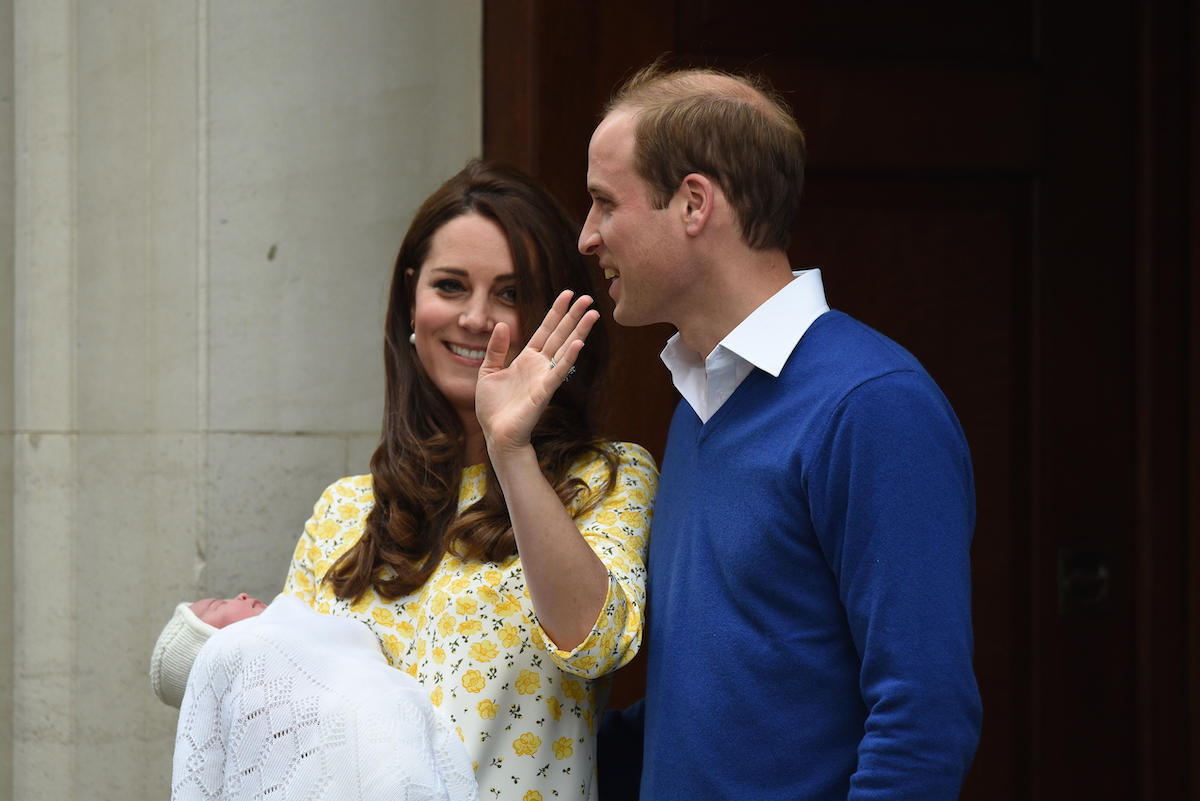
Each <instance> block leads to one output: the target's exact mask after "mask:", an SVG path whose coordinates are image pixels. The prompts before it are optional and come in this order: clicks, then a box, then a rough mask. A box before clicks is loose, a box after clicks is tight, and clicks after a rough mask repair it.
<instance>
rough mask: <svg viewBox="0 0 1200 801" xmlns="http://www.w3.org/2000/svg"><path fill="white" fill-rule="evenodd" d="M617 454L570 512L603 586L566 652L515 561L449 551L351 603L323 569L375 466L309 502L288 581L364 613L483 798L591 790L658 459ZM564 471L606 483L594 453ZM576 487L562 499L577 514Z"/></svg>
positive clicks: (470, 475)
mask: <svg viewBox="0 0 1200 801" xmlns="http://www.w3.org/2000/svg"><path fill="white" fill-rule="evenodd" d="M610 447H611V448H612V450H613V451H614V452H615V453H616V454H617V455H618V456H619V457H620V467H619V470H618V474H617V483H616V486H615V488H614V489H613V491H612V492H611V493H610V494H609V495H608V496H607V497H606V498H604V500H603V501H601V503H600V504H599V505H598V506H597V507H596V508H594V509H592V510H591V511H589V512H587V513H585V514H583V515H579V516H577V517H576V519H575V522H576V523H577V524H578V525H579V530H580V531H581V532H582V533H583V536H584V538H585V539H586V540H587V542H588V544H589V545H591V546H592V549H593V550H594V551H595V552H596V554H597V555H598V556H599V557H600V559H601V560H602V561H603V562H604V564H605V566H606V567H607V568H608V577H609V581H608V597H607V598H606V599H605V601H604V606H603V608H602V609H601V612H600V615H599V617H598V618H597V620H596V623H595V625H594V626H593V627H592V631H591V634H590V635H589V636H588V637H587V639H586V640H584V641H583V642H582V643H581V644H580V645H579V646H578V647H577V648H575V649H574V650H572V651H569V652H568V651H562V650H559V649H558V648H556V647H555V646H554V644H553V643H552V642H550V641H549V638H548V636H547V635H546V633H545V632H544V631H543V630H542V628H541V626H540V625H539V624H538V622H537V617H536V615H535V614H534V611H533V604H532V603H531V601H530V599H529V593H528V590H527V589H526V587H525V579H524V576H523V575H522V572H521V560H520V558H519V557H518V556H512V557H510V558H508V559H506V560H505V561H503V562H479V561H470V562H464V561H462V560H460V559H458V558H456V557H455V556H453V555H449V554H447V555H446V556H445V557H444V558H443V559H442V562H441V564H439V565H438V567H437V569H436V570H435V571H434V573H433V574H432V575H431V576H430V578H429V580H428V581H427V582H426V583H425V585H424V586H422V587H421V588H420V589H418V590H416V591H415V592H413V593H411V594H410V595H407V596H405V597H403V598H399V599H397V600H395V601H385V600H383V599H381V598H378V597H377V596H376V595H375V594H374V593H373V592H371V591H368V592H367V594H366V596H365V597H364V598H363V599H362V600H360V601H358V602H356V603H354V604H351V603H350V602H348V601H346V600H343V599H341V598H338V597H336V596H335V595H334V594H333V591H332V589H331V588H330V587H329V585H328V584H324V583H322V582H321V581H320V579H321V578H322V577H323V576H324V575H325V573H326V571H328V570H329V567H330V566H331V565H332V564H333V562H334V560H336V559H337V558H338V557H339V556H340V555H341V554H342V553H344V552H345V551H346V550H347V549H348V548H349V547H350V546H351V545H353V544H354V543H355V542H357V541H358V538H359V537H361V536H362V531H363V524H364V521H365V520H366V517H367V513H368V512H369V511H370V510H371V507H372V505H373V503H374V495H373V493H372V489H371V477H370V476H369V475H367V476H351V477H348V478H343V479H341V480H339V481H337V482H335V483H334V484H332V485H331V486H330V487H329V488H328V489H326V490H325V492H324V493H323V494H322V495H321V498H320V500H318V501H317V503H316V506H315V507H314V508H313V515H312V518H310V519H309V521H308V523H307V524H306V525H305V527H304V534H303V535H302V536H301V537H300V542H299V544H297V546H296V552H295V555H294V557H293V559H292V565H291V568H290V569H289V570H288V577H287V582H286V584H285V585H284V592H285V593H287V594H289V595H293V596H296V597H298V598H301V599H302V600H304V601H305V602H307V603H308V604H309V605H310V606H312V607H313V608H314V609H316V610H317V611H318V612H322V613H324V614H331V615H338V616H341V617H348V618H353V619H355V620H361V621H363V622H364V623H366V624H367V625H368V626H369V627H370V628H371V629H372V630H373V631H374V632H375V634H376V636H377V637H378V638H379V641H380V644H381V645H382V647H383V652H384V654H385V655H386V656H387V658H388V661H389V662H391V664H392V665H393V666H394V667H396V668H399V669H401V670H404V671H406V672H408V673H409V674H410V675H412V676H414V677H415V678H416V679H417V681H419V682H420V683H421V684H422V685H424V687H425V688H426V689H427V690H428V691H429V698H430V700H431V701H432V702H433V704H434V706H436V707H438V708H439V709H441V710H442V711H443V712H444V713H445V714H446V715H447V717H448V718H449V719H450V721H451V722H452V723H453V724H454V725H455V726H456V727H457V729H458V732H459V734H460V735H461V736H462V738H463V742H464V743H465V744H466V747H467V752H468V753H469V754H470V756H471V759H472V760H473V762H474V766H475V775H476V778H477V779H478V781H479V795H480V798H482V799H520V801H539V799H542V800H545V801H548V799H550V798H576V799H594V798H596V797H597V792H596V770H595V762H596V739H595V731H596V724H597V723H598V720H597V717H598V715H600V714H601V712H602V711H603V710H604V707H605V705H606V703H607V700H608V691H609V685H610V677H609V675H608V674H609V673H611V671H613V670H616V669H617V668H619V667H621V666H622V665H624V664H626V663H627V662H629V660H631V659H632V658H633V657H634V655H636V653H637V650H638V648H639V646H640V644H641V637H642V629H643V611H644V608H645V599H646V596H645V589H646V586H645V585H646V567H645V559H646V547H647V542H646V540H647V535H648V533H649V530H650V517H651V515H652V513H653V505H654V493H655V491H656V489H657V487H658V470H657V468H656V467H655V465H654V460H653V459H652V458H651V456H650V455H649V454H648V453H647V452H646V451H645V449H643V448H642V447H640V446H638V445H634V444H631V443H620V442H614V443H610ZM571 472H572V475H576V476H579V477H580V478H582V479H583V480H584V481H585V482H587V484H588V486H589V487H599V486H602V485H603V483H604V480H605V478H606V471H605V469H604V462H603V460H601V459H599V458H590V459H587V460H584V461H582V462H581V463H579V464H577V465H575V467H574V469H573V470H572V471H571ZM486 481H487V473H486V469H485V467H484V465H482V464H478V465H473V466H471V467H469V468H467V469H466V470H464V471H463V478H462V486H461V489H460V491H459V497H458V508H459V511H460V512H461V511H462V510H464V509H466V508H467V507H469V506H470V505H471V504H473V503H475V502H476V501H478V500H479V498H480V497H482V495H483V492H484V490H485V485H486ZM579 505H580V501H579V499H577V500H576V501H573V502H572V504H571V505H569V506H568V507H567V508H568V511H570V512H571V513H572V515H575V512H576V508H577V507H578V506H579Z"/></svg>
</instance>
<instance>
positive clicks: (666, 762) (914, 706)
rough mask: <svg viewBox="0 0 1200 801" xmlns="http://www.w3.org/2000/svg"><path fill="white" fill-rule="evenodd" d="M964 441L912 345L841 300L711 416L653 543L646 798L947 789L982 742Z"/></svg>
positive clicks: (675, 442)
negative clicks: (783, 360)
mask: <svg viewBox="0 0 1200 801" xmlns="http://www.w3.org/2000/svg"><path fill="white" fill-rule="evenodd" d="M974 523H975V504H974V489H973V484H972V473H971V463H970V457H969V454H968V451H967V445H966V441H965V439H964V437H963V433H962V430H961V428H960V426H959V424H958V421H957V419H956V418H955V415H954V412H953V410H951V408H950V405H949V403H948V402H947V401H946V398H945V397H944V396H943V395H942V393H941V391H940V390H939V389H938V388H937V386H936V385H935V384H934V382H933V380H932V379H931V378H930V377H929V375H928V374H927V373H926V372H925V370H924V369H923V368H922V367H921V366H920V364H918V363H917V361H916V359H914V358H913V357H912V356H911V355H910V354H909V353H908V352H907V351H905V350H904V349H903V348H901V347H900V346H899V345H897V344H895V343H894V342H892V341H891V340H889V339H887V338H886V337H884V336H882V335H881V334H879V333H877V332H875V331H873V330H871V329H870V328H867V327H866V326H864V325H862V324H861V323H858V322H857V321H855V320H853V319H851V318H850V317H848V316H846V315H844V314H841V313H839V312H828V313H826V314H824V315H822V316H821V317H820V318H818V319H817V320H816V321H815V322H814V323H813V325H812V326H811V327H810V328H809V330H808V331H807V332H806V333H805V335H804V337H803V338H802V339H801V341H800V343H799V344H798V345H797V346H796V349H795V350H794V351H793V353H792V355H791V357H790V359H789V360H788V362H787V364H786V366H785V367H784V369H783V372H782V373H781V375H780V376H779V378H773V377H772V376H770V375H769V374H767V373H764V372H763V371H761V370H755V371H753V372H752V373H751V374H750V376H749V377H748V378H747V379H746V380H745V381H744V382H743V383H742V385H741V386H740V387H739V388H738V389H737V391H736V392H735V393H734V394H733V396H732V397H731V398H730V399H729V400H728V401H726V403H725V404H724V405H723V406H722V407H721V408H720V409H719V410H718V411H717V413H716V414H715V415H713V417H712V418H711V419H710V420H709V421H708V422H707V423H706V424H703V425H702V424H701V423H700V420H699V419H698V418H697V417H696V415H695V413H694V412H693V411H692V409H691V407H690V406H689V405H688V404H687V403H686V402H682V403H680V404H679V407H678V409H677V410H676V412H675V416H674V419H673V421H672V423H671V430H670V435H669V439H668V442H667V450H666V456H665V459H664V461H663V469H662V480H661V482H660V484H659V492H658V499H657V502H656V511H655V516H654V523H653V531H652V534H651V537H650V556H649V571H650V583H649V606H648V616H649V617H648V623H649V632H648V663H647V670H648V684H647V691H646V701H645V710H644V714H645V720H644V726H645V729H644V735H645V764H644V766H643V775H642V799H643V801H663V800H664V799H674V798H687V799H748V798H753V799H756V800H757V801H764V800H766V799H789V801H791V800H793V799H805V801H823V800H824V799H829V800H830V801H832V800H833V799H838V800H839V801H844V800H845V799H847V798H851V799H884V798H887V799H914V800H916V799H920V801H936V800H937V799H953V798H956V797H957V795H958V790H959V787H960V785H961V783H962V780H963V778H964V776H965V773H966V771H967V768H968V767H969V765H970V763H971V759H972V757H973V755H974V752H975V747H976V744H977V742H978V736H979V725H980V704H979V695H978V691H977V689H976V684H975V676H974V672H973V670H972V664H971V660H972V650H973V642H972V634H971V622H970V575H969V563H968V550H969V547H970V542H971V534H972V530H973V528H974Z"/></svg>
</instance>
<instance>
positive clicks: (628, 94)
mask: <svg viewBox="0 0 1200 801" xmlns="http://www.w3.org/2000/svg"><path fill="white" fill-rule="evenodd" d="M757 84H758V82H757V81H756V80H755V79H754V78H752V77H745V76H738V75H732V74H730V73H727V72H720V71H719V70H712V69H685V70H676V71H674V72H663V71H659V70H658V69H657V68H656V67H655V66H651V67H648V68H646V69H643V70H642V71H641V72H639V73H637V74H636V75H634V76H633V77H632V78H631V79H630V80H629V82H628V83H626V84H625V85H624V86H623V87H621V89H620V90H618V92H617V94H616V95H614V96H613V98H612V99H611V100H610V101H609V103H608V106H607V108H605V117H608V116H611V115H612V114H613V113H614V112H617V111H629V112H631V113H632V114H633V115H634V116H637V114H638V112H640V111H644V110H646V109H649V108H652V107H655V106H657V105H660V104H662V103H664V102H668V103H670V102H679V101H682V100H686V99H689V98H704V97H708V98H714V99H717V98H722V99H727V100H733V101H740V102H743V103H746V104H748V105H750V106H753V107H754V108H756V109H757V110H759V111H761V112H763V113H767V114H771V113H774V112H775V110H776V103H775V102H773V101H772V98H770V97H768V95H767V93H766V91H765V90H764V88H763V87H761V86H759V85H757Z"/></svg>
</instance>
